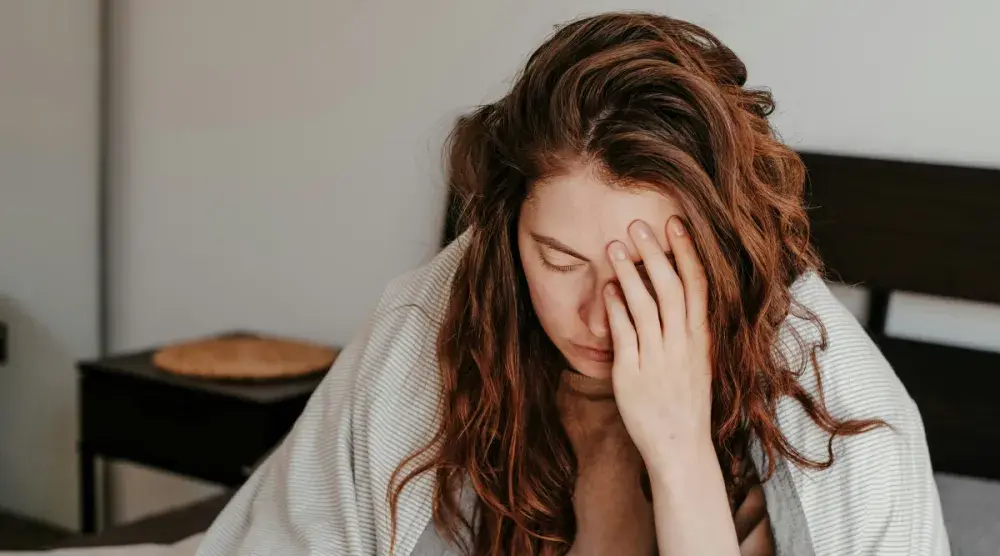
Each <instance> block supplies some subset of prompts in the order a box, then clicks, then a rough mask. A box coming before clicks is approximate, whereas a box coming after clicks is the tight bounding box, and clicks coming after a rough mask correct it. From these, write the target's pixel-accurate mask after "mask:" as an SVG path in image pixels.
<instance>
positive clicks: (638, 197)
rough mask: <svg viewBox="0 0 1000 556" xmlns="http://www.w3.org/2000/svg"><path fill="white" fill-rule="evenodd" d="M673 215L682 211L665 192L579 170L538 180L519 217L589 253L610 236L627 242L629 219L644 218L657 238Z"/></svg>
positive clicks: (662, 233) (535, 229)
mask: <svg viewBox="0 0 1000 556" xmlns="http://www.w3.org/2000/svg"><path fill="white" fill-rule="evenodd" d="M675 215H683V212H682V210H681V208H680V205H679V204H677V203H676V202H675V201H674V200H673V199H672V198H671V197H669V196H668V195H666V194H664V193H661V192H659V191H655V190H653V189H652V188H650V189H645V188H635V187H633V188H627V189H626V188H619V187H611V186H609V185H607V183H606V182H604V181H602V180H600V178H599V177H598V176H596V175H595V173H594V172H590V171H588V170H586V169H582V170H579V171H576V172H573V173H571V174H568V175H565V176H559V177H555V178H552V179H550V180H546V181H545V183H543V184H539V185H537V186H536V187H535V188H534V190H533V191H532V192H531V196H530V197H529V199H528V201H527V202H526V203H525V206H524V208H523V210H522V214H521V218H522V220H523V223H524V224H525V225H527V226H529V227H530V228H531V231H532V232H535V233H538V234H544V235H547V236H551V237H554V238H556V239H558V240H560V241H562V242H563V243H566V244H567V245H569V246H570V247H573V248H574V249H579V250H581V251H583V250H587V251H591V252H594V251H600V250H602V249H604V247H605V246H606V245H607V244H608V242H610V241H612V240H615V239H618V240H623V241H626V243H630V242H629V241H627V238H628V233H627V230H628V226H629V224H631V223H632V222H633V221H634V220H643V221H645V222H646V223H648V224H649V225H650V226H652V228H653V231H654V233H655V234H656V235H657V237H659V238H660V239H661V241H662V239H663V236H664V234H665V232H664V226H665V225H666V223H667V221H668V220H670V218H671V217H673V216H675Z"/></svg>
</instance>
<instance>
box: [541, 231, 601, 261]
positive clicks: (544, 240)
mask: <svg viewBox="0 0 1000 556" xmlns="http://www.w3.org/2000/svg"><path fill="white" fill-rule="evenodd" d="M531 239H534V240H535V241H536V242H537V243H540V244H542V245H544V246H546V247H548V248H549V249H555V250H556V251H560V252H562V253H566V254H567V255H569V256H570V257H576V258H577V259H580V260H581V261H588V262H589V261H590V259H588V258H587V257H584V256H583V255H581V254H579V253H577V252H576V251H574V250H573V248H571V247H569V246H567V245H566V244H565V243H563V242H561V241H559V240H558V239H556V238H554V237H549V236H543V235H541V234H536V233H535V232H531Z"/></svg>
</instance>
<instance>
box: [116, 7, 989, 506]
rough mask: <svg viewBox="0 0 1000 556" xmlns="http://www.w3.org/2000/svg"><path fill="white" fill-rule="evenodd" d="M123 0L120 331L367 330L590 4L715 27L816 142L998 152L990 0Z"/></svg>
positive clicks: (979, 326) (899, 326)
mask: <svg viewBox="0 0 1000 556" xmlns="http://www.w3.org/2000/svg"><path fill="white" fill-rule="evenodd" d="M114 4H115V6H116V9H117V11H118V21H117V26H118V30H119V36H118V37H117V39H118V50H117V57H118V60H117V62H116V70H117V77H118V80H117V81H116V83H115V89H114V93H115V96H116V98H117V99H118V101H119V103H118V104H117V107H116V112H115V117H116V121H117V123H118V128H117V129H116V137H117V141H116V143H115V145H114V156H115V173H114V177H115V179H114V189H113V195H114V199H115V207H114V215H113V218H114V220H113V225H114V230H115V233H114V237H113V245H112V248H113V249H112V253H113V273H112V279H113V287H112V291H113V299H112V318H113V337H112V344H113V346H114V347H115V348H134V347H140V346H145V345H148V344H150V343H154V342H161V341H165V340H170V339H174V338H182V337H187V336H192V335H196V334H203V333H208V332H212V331H216V330H220V329H226V328H231V327H253V328H259V329H263V330H269V331H275V332H281V333H287V334H295V335H299V336H304V337H307V338H314V339H318V340H323V341H334V342H344V341H346V340H348V339H349V338H350V336H351V335H352V333H353V331H354V329H355V328H356V327H357V326H358V324H359V323H360V321H361V319H362V318H363V317H364V316H365V314H366V313H367V312H368V311H369V310H370V309H371V308H372V307H373V305H374V303H375V302H376V299H377V297H378V295H379V293H380V292H381V290H382V288H383V286H384V284H385V283H386V281H387V280H389V279H390V277H392V276H394V275H396V274H398V273H400V272H402V271H404V270H405V269H408V268H410V267H412V266H414V265H417V264H419V263H420V262H421V261H423V260H425V258H426V257H427V256H428V255H429V254H430V253H432V252H433V251H434V249H435V246H436V242H437V239H438V235H437V234H438V231H439V227H440V212H441V206H442V199H443V196H442V191H441V189H440V171H439V159H440V155H439V148H440V142H441V139H442V137H443V135H444V133H445V131H446V130H447V128H448V126H449V125H450V124H451V122H452V120H453V118H454V116H455V115H456V114H457V113H458V112H459V111H461V110H464V109H467V108H468V107H470V106H472V105H474V104H476V103H479V102H482V101H484V100H488V99H490V98H493V97H494V96H495V95H497V94H499V93H501V92H502V91H503V90H504V88H505V87H506V86H507V84H508V83H509V79H510V77H511V75H512V74H513V72H514V71H515V70H516V69H517V67H518V66H519V65H520V63H521V62H522V61H523V59H524V57H525V56H526V55H527V54H528V53H529V52H530V50H531V49H532V48H533V47H534V46H535V45H536V44H537V43H538V42H539V41H540V40H541V39H542V38H543V37H544V36H545V35H546V34H547V33H548V32H549V31H550V30H551V27H552V25H553V24H555V23H557V22H559V21H562V20H565V19H567V18H569V17H572V16H575V15H577V14H579V13H581V12H593V11H598V10H604V9H611V8H621V7H633V8H650V9H657V10H661V11H666V12H668V13H671V14H674V15H677V16H681V17H685V18H689V19H692V20H694V21H695V22H698V23H702V24H704V25H706V26H707V27H709V28H710V29H712V30H713V31H715V32H716V33H717V34H718V35H719V36H720V37H721V38H722V39H723V40H725V41H726V42H728V43H729V44H730V45H731V46H732V47H733V48H734V49H735V50H736V51H737V52H738V53H739V54H740V55H741V56H743V57H744V58H745V60H746V62H747V63H748V66H749V68H750V79H751V82H752V83H755V84H767V85H769V86H770V87H772V89H773V90H774V93H775V95H776V97H777V99H778V101H779V103H780V105H779V113H778V115H777V116H776V120H775V121H776V122H777V123H778V125H779V127H780V129H781V131H782V132H783V134H784V136H785V138H786V139H787V140H788V141H789V142H790V143H792V144H794V145H796V146H802V147H808V148H813V149H822V150H831V151H838V152H845V153H859V154H869V155H880V156H894V157H900V158H905V159H925V160H936V161H950V162H959V163H968V164H977V165H988V166H994V167H1000V141H997V138H998V136H997V131H996V130H998V129H1000V110H997V108H996V102H995V91H996V90H997V89H998V88H1000V66H998V60H1000V57H998V56H996V52H998V51H1000V38H998V37H1000V35H997V34H996V33H995V32H994V31H995V30H994V28H993V27H994V26H995V23H996V22H997V21H1000V3H997V2H995V1H993V0H953V1H949V2H945V1H944V0H937V1H933V2H932V1H929V0H908V1H905V2H904V1H901V0H897V1H883V2H870V1H862V0H841V1H839V2H803V1H801V0H785V1H780V0H758V1H756V2H744V1H740V0H716V1H714V2H695V1H684V2H681V1H659V2H650V1H646V2H630V3H625V2H614V1H611V0H572V1H570V0H562V1H559V2H554V1H549V2H537V1H534V0H532V1H529V0H510V1H507V2H500V1H485V0H483V1H468V0H461V1H459V0H424V1H422V2H402V1H388V0H366V1H363V2H362V1H340V2H329V1H326V0H322V1H321V0H316V1H310V0H295V1H285V2H270V1H267V2H265V1H246V0H212V1H205V0H172V1H170V2H125V1H116V2H114ZM894 309H895V313H894V315H893V318H892V319H891V322H890V327H892V328H894V329H896V330H900V331H903V332H904V333H908V334H925V335H936V336H946V337H948V338H951V339H952V340H959V341H966V342H968V341H970V339H971V340H972V341H975V342H980V343H982V342H985V343H990V342H993V343H994V344H995V343H996V342H995V340H994V339H995V338H997V337H1000V334H998V332H1000V325H998V324H997V323H1000V311H998V310H997V309H996V308H981V307H975V308H973V309H972V310H968V309H967V308H966V307H964V306H961V305H957V304H953V303H944V304H938V303H935V302H932V301H928V300H926V299H916V300H914V299H910V300H906V303H904V304H896V305H895V306H894ZM119 486H120V487H122V488H120V489H119V500H118V502H119V509H120V513H121V516H122V517H134V516H137V515H142V514H144V513H147V512H149V511H152V510H154V509H157V508H160V507H163V506H165V505H170V504H175V503H179V502H180V501H182V500H187V499H189V498H190V497H195V496H199V495H202V494H204V492H205V490H204V488H203V487H202V486H200V485H190V484H188V483H185V482H182V481H178V480H175V479H174V478H167V477H163V476H159V475H152V474H149V473H146V472H144V471H141V470H137V469H133V468H129V469H126V470H123V472H122V473H120V474H119ZM144 488H150V489H152V490H150V491H143V490H141V489H144Z"/></svg>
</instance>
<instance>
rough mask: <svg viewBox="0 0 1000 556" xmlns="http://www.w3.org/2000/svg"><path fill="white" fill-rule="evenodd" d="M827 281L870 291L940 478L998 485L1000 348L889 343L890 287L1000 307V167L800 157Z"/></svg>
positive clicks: (874, 332)
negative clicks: (949, 475) (953, 475)
mask: <svg viewBox="0 0 1000 556" xmlns="http://www.w3.org/2000/svg"><path fill="white" fill-rule="evenodd" d="M801 154H802V158H803V160H804V161H805V164H806V167H807V169H808V179H807V188H808V195H807V199H808V203H809V205H810V206H811V207H812V208H811V209H810V218H811V220H812V226H813V239H814V242H815V245H816V246H817V248H818V249H819V251H820V254H821V255H822V257H823V259H824V261H825V262H826V264H827V271H828V275H829V276H830V277H831V278H832V279H839V280H841V281H843V282H845V283H849V284H860V285H863V286H866V287H867V288H868V289H869V291H870V292H871V295H870V305H869V314H870V317H869V319H868V323H867V328H868V331H869V333H870V334H871V336H872V338H873V339H874V340H875V342H876V343H877V344H878V345H879V347H880V349H881V350H882V353H883V354H884V355H885V357H886V359H888V360H889V362H890V363H891V364H892V366H893V369H895V371H896V374H897V375H898V376H899V377H900V379H901V380H902V382H903V384H904V385H905V386H906V388H907V390H908V391H909V393H910V395H911V396H912V397H913V399H914V401H916V403H917V406H918V407H919V408H920V412H921V415H922V417H923V420H924V427H925V429H926V432H927V442H928V445H929V447H930V452H931V460H932V462H933V465H934V468H935V469H936V470H938V471H945V472H950V473H958V474H963V475H972V476H979V477H988V478H994V479H1000V353H995V352H988V351H979V350H973V349H966V348H959V347H953V346H947V345H940V344H935V343H930V342H924V341H914V340H907V339H901V338H893V337H891V336H888V335H887V334H886V330H885V323H886V315H887V313H888V309H889V299H890V295H891V294H892V292H894V291H898V292H913V293H921V294H931V295H937V296H943V297H950V298H957V299H965V300H972V301H982V302H991V303H997V302H1000V230H998V229H997V226H998V221H997V217H998V216H1000V170H988V169H978V168H966V167H958V166H945V165H938V164H925V163H916V162H901V161H889V160H874V159H867V158H857V157H848V156H834V155H824V154H815V153H801Z"/></svg>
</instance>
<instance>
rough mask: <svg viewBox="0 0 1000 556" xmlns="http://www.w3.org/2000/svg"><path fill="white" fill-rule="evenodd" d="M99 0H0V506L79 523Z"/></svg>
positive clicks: (92, 339) (90, 305)
mask: <svg viewBox="0 0 1000 556" xmlns="http://www.w3.org/2000/svg"><path fill="white" fill-rule="evenodd" d="M97 35H98V27H97V1H96V0H74V1H72V2H65V1H63V0H0V320H3V321H5V322H7V323H9V325H10V354H9V355H10V360H9V362H8V363H7V364H6V365H0V507H4V508H6V509H9V510H13V511H16V512H19V513H22V514H25V515H28V516H32V517H35V518H37V519H42V520H46V521H50V522H53V523H56V524H58V525H62V526H64V527H76V526H77V518H76V514H77V481H76V456H75V441H76V372H75V369H74V362H75V361H76V360H77V359H81V358H85V357H93V356H94V355H96V353H97V350H98V340H97V334H98V331H97V291H98V288H97V114H98V112H97V90H98V82H97V80H98V73H97V51H98V40H97V39H98V36H97Z"/></svg>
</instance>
